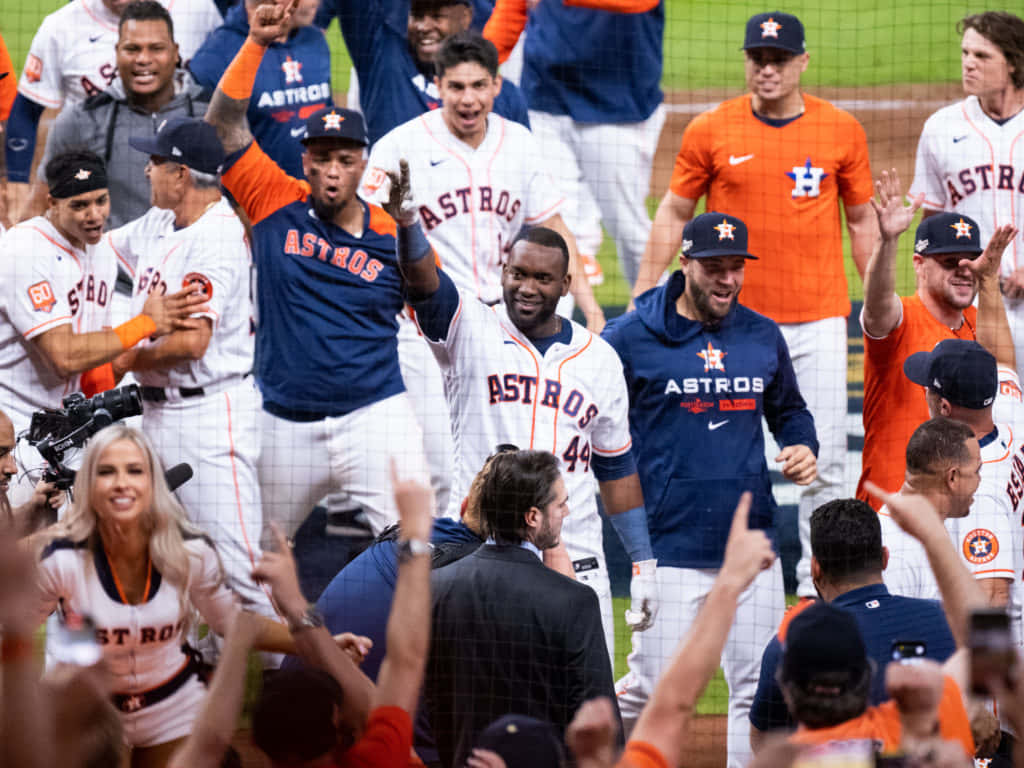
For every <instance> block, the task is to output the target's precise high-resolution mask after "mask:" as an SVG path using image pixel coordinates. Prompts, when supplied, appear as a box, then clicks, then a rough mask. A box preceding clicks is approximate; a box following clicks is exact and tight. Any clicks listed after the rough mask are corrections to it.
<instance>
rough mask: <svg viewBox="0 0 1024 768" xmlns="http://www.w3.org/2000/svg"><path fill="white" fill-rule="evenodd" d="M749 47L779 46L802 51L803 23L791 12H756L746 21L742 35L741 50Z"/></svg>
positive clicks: (803, 47)
mask: <svg viewBox="0 0 1024 768" xmlns="http://www.w3.org/2000/svg"><path fill="white" fill-rule="evenodd" d="M751 48H781V49H782V50H784V51H789V52H790V53H804V52H805V51H806V50H807V48H806V46H805V44H804V25H803V24H801V23H800V19H798V18H797V17H796V16H794V15H793V14H791V13H783V12H782V11H772V12H771V13H757V14H754V15H753V16H751V17H750V20H749V21H748V22H747V33H746V35H744V37H743V50H744V51H748V50H750V49H751Z"/></svg>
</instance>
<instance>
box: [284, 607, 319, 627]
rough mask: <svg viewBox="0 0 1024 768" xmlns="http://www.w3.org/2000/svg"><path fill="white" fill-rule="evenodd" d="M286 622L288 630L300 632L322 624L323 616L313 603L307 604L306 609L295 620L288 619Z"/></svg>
mask: <svg viewBox="0 0 1024 768" xmlns="http://www.w3.org/2000/svg"><path fill="white" fill-rule="evenodd" d="M287 624H288V631H289V632H293V633H294V632H301V631H302V630H304V629H319V628H320V627H322V626H324V617H323V614H321V613H320V611H318V610H317V608H316V606H315V605H307V606H306V610H305V611H303V613H302V615H301V616H299V618H297V619H295V620H292V619H288V621H287Z"/></svg>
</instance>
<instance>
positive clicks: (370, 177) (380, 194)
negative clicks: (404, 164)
mask: <svg viewBox="0 0 1024 768" xmlns="http://www.w3.org/2000/svg"><path fill="white" fill-rule="evenodd" d="M394 135H395V132H394V131H390V132H389V133H387V134H385V135H384V136H382V137H381V138H380V140H379V141H378V142H377V143H376V144H374V145H373V149H372V150H371V151H370V159H369V160H368V161H367V163H366V171H365V172H364V173H363V180H362V182H361V183H360V185H359V196H360V197H361V198H363V199H364V200H368V201H369V202H371V203H374V204H376V205H384V203H386V202H387V201H388V195H389V194H390V193H391V180H390V179H388V171H392V172H393V173H398V160H399V159H400V158H398V157H396V156H395V155H396V152H395V151H394V147H395V143H394Z"/></svg>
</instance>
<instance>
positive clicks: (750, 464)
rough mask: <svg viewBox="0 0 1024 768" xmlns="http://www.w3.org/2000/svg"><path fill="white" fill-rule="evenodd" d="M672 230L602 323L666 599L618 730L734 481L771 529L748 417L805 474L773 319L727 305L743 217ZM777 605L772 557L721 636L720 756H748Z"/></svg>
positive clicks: (812, 467)
mask: <svg viewBox="0 0 1024 768" xmlns="http://www.w3.org/2000/svg"><path fill="white" fill-rule="evenodd" d="M682 235H683V236H682V246H683V247H682V256H681V258H680V262H681V265H682V269H681V270H680V271H678V272H675V273H673V274H672V276H671V277H670V278H669V281H668V283H667V284H665V285H664V286H661V287H658V288H653V289H651V290H649V291H647V292H646V293H644V294H643V295H641V296H639V297H638V298H637V300H636V311H635V312H631V313H629V314H626V315H623V316H621V317H618V318H615V319H614V320H612V321H611V322H610V323H609V324H608V326H607V328H605V331H604V333H603V334H602V335H603V336H604V338H605V339H607V340H608V342H609V343H610V344H611V345H612V347H613V348H614V349H615V351H616V352H618V353H619V358H620V359H621V360H622V366H623V369H624V371H625V374H626V383H627V386H628V388H629V393H630V402H629V421H630V428H631V431H632V435H633V445H634V446H635V448H634V451H635V454H636V463H637V467H639V469H640V480H641V482H642V485H643V491H644V497H645V498H647V499H649V500H652V501H653V502H654V503H652V505H651V507H650V508H649V510H648V526H649V528H650V537H651V544H652V550H653V554H654V557H655V558H656V560H657V563H658V569H657V580H658V588H659V590H660V591H661V593H662V594H663V595H666V596H667V595H671V596H672V599H671V600H665V601H663V603H662V606H661V614H660V616H659V619H658V624H657V625H655V627H654V628H653V629H651V630H650V631H648V632H645V633H643V634H640V635H636V634H634V635H633V653H632V654H630V656H629V673H628V674H627V675H626V676H625V677H623V678H622V679H621V680H619V682H618V683H617V685H616V688H617V695H618V702H619V707H620V708H621V709H622V721H623V724H624V725H625V726H626V728H627V729H630V728H632V726H633V725H634V724H635V723H636V721H637V718H638V716H639V715H640V712H641V710H642V709H643V708H644V705H645V704H646V702H647V699H648V697H649V696H650V695H651V692H652V691H653V690H654V685H655V683H656V682H657V680H658V678H659V677H660V675H661V672H662V670H663V669H664V667H665V666H666V665H667V664H668V662H669V660H670V659H671V658H672V655H673V653H674V651H675V648H676V645H677V643H678V642H679V638H680V637H681V636H683V635H685V634H686V632H687V629H688V627H689V626H690V624H691V622H692V621H693V620H694V618H695V617H696V616H697V612H698V610H699V609H700V606H701V604H702V603H703V602H704V600H705V598H706V597H707V595H708V592H709V591H710V590H711V587H712V585H713V584H714V581H715V575H716V571H717V569H719V568H721V566H722V560H723V557H724V553H725V544H726V539H727V538H728V535H729V527H730V525H731V523H732V519H733V510H734V509H735V508H736V505H737V503H738V502H739V499H740V495H741V494H742V493H743V492H744V491H750V492H751V493H752V494H753V499H752V503H751V507H750V527H751V528H758V529H763V530H764V531H765V532H766V534H768V535H769V536H771V537H773V536H774V527H773V525H774V523H773V517H774V513H775V507H776V504H775V498H774V497H773V496H772V490H771V481H770V480H769V477H768V465H767V462H766V460H765V445H764V430H763V427H762V426H761V422H762V417H763V418H764V419H765V420H766V421H767V422H768V427H769V428H770V429H771V431H772V434H773V435H774V436H775V441H776V442H777V443H778V444H779V445H781V446H783V448H782V451H781V453H779V455H778V456H777V457H776V458H775V461H776V462H777V463H778V464H779V465H780V468H781V471H782V474H783V476H784V477H785V478H787V479H788V480H791V481H792V482H795V483H797V484H798V485H807V484H809V483H811V482H812V481H813V480H814V477H815V473H816V462H815V453H816V452H817V450H818V440H817V438H816V437H815V433H814V420H813V419H812V418H811V414H810V413H809V412H808V410H807V407H806V405H805V404H804V399H803V397H802V396H801V394H800V390H799V389H798V387H797V381H796V374H795V373H794V371H793V365H792V363H791V362H790V359H789V349H788V348H787V346H786V341H785V339H784V338H783V336H782V333H781V331H780V330H779V327H778V326H777V325H776V324H775V323H774V322H773V321H771V320H769V319H768V318H766V317H764V316H763V315H759V314H757V313H756V312H753V311H752V310H750V309H747V307H745V306H743V305H741V304H739V303H738V302H739V296H740V291H741V289H742V288H743V284H744V277H745V273H746V261H747V260H748V259H756V258H757V256H753V255H752V254H750V253H749V252H748V251H747V227H746V225H745V224H744V223H743V222H742V221H741V220H740V219H738V218H736V217H735V216H728V215H725V214H721V213H705V214H702V215H700V216H697V217H696V218H694V219H693V220H692V221H690V222H689V223H688V224H687V225H686V228H685V229H684V230H683V233H682ZM634 578H635V577H634ZM783 602H784V589H783V586H782V568H781V566H780V564H779V561H778V560H776V561H775V564H774V565H773V567H772V568H770V569H768V570H765V571H762V572H761V574H760V575H758V576H757V578H755V579H754V581H753V584H752V585H751V586H750V587H749V588H748V589H747V590H746V591H745V592H744V593H743V596H742V597H741V598H740V606H739V609H738V611H737V613H736V623H735V625H734V626H733V629H732V632H731V633H730V635H729V640H728V642H727V643H726V646H725V653H724V664H723V667H724V669H725V679H726V682H728V684H729V692H730V694H729V756H728V760H729V763H728V764H729V766H730V767H732V766H736V767H738V766H742V765H746V763H747V762H748V761H749V757H750V742H749V738H748V734H749V726H748V723H747V713H748V712H749V711H750V705H751V702H752V701H753V698H754V691H755V689H756V686H757V677H758V669H759V666H760V661H761V651H762V650H763V649H764V647H765V645H767V643H768V641H769V639H770V638H771V636H772V631H773V630H774V628H775V627H776V626H777V625H778V621H779V619H781V618H782V612H783V608H784V606H783Z"/></svg>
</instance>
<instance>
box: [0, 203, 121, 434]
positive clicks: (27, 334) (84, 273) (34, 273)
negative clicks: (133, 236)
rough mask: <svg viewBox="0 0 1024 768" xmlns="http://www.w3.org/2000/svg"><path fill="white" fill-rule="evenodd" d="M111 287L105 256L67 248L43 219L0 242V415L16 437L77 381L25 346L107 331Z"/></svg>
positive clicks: (113, 267)
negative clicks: (51, 336) (62, 329)
mask: <svg viewBox="0 0 1024 768" xmlns="http://www.w3.org/2000/svg"><path fill="white" fill-rule="evenodd" d="M116 280H117V263H116V261H115V259H114V257H113V256H112V255H111V254H110V252H109V251H108V250H106V249H104V248H99V247H96V246H87V247H86V249H85V250H84V251H83V250H80V249H78V248H75V247H73V246H72V245H71V243H69V242H68V241H67V239H66V238H65V237H64V236H63V235H62V234H60V232H58V231H57V229H56V228H55V227H54V226H53V224H51V223H50V221H49V219H47V218H46V217H45V216H36V217H35V218H33V219H29V220H28V221H23V222H22V223H20V224H18V225H17V226H16V227H13V228H11V229H10V230H8V231H7V232H6V233H5V234H4V235H3V237H0V408H2V409H3V410H4V411H5V412H6V413H7V414H8V416H10V417H11V420H12V421H14V426H15V430H16V431H18V430H21V429H24V428H26V427H27V426H28V423H29V421H30V420H31V415H32V412H33V411H36V410H38V409H40V408H59V407H60V401H61V398H63V397H64V396H65V395H67V394H70V393H71V392H75V391H77V389H78V381H79V377H78V376H77V375H76V376H72V377H71V378H70V379H64V378H61V377H60V376H59V375H58V374H57V372H56V371H55V370H54V368H53V366H52V365H51V363H50V361H49V360H48V359H47V358H46V356H45V355H43V353H42V352H41V351H40V350H39V349H38V348H37V347H36V345H35V344H34V343H33V341H32V340H33V339H35V338H36V337H38V336H40V335H42V334H44V333H46V332H47V331H51V330H53V329H54V328H57V327H59V326H61V325H66V324H70V325H71V327H72V330H73V331H74V332H75V333H87V332H89V331H98V330H102V329H103V328H109V327H110V325H111V320H110V318H111V315H110V312H111V305H112V300H113V297H114V283H115V282H116Z"/></svg>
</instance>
